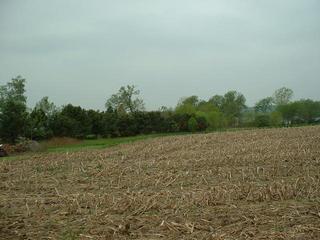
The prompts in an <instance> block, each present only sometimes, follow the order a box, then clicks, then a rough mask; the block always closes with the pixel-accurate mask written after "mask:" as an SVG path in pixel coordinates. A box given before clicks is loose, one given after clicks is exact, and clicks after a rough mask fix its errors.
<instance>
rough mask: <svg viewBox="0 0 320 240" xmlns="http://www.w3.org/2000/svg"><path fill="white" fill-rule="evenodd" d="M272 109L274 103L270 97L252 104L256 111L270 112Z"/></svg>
mask: <svg viewBox="0 0 320 240" xmlns="http://www.w3.org/2000/svg"><path fill="white" fill-rule="evenodd" d="M273 109H274V105H273V98H272V97H266V98H263V99H261V100H260V101H259V102H257V103H256V105H255V106H254V110H255V112H257V113H270V112H272V110H273Z"/></svg>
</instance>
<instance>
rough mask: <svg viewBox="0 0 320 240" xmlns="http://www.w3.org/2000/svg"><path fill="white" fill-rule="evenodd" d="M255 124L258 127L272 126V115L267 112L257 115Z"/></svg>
mask: <svg viewBox="0 0 320 240" xmlns="http://www.w3.org/2000/svg"><path fill="white" fill-rule="evenodd" d="M255 124H256V126H257V127H268V126H270V116H269V115H267V114H263V115H257V116H256V117H255Z"/></svg>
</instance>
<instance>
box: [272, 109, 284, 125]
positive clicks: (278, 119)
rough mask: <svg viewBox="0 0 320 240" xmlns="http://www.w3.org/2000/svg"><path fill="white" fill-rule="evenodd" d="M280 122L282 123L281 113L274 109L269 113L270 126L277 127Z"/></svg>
mask: <svg viewBox="0 0 320 240" xmlns="http://www.w3.org/2000/svg"><path fill="white" fill-rule="evenodd" d="M282 123H283V118H282V114H281V113H280V112H277V111H275V112H272V113H271V114H270V124H271V126H274V127H279V126H281V125H282Z"/></svg>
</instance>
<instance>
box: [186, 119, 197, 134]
mask: <svg viewBox="0 0 320 240" xmlns="http://www.w3.org/2000/svg"><path fill="white" fill-rule="evenodd" d="M188 129H189V131H190V132H196V131H197V130H198V122H197V120H196V119H195V118H194V117H191V118H190V119H189V121H188Z"/></svg>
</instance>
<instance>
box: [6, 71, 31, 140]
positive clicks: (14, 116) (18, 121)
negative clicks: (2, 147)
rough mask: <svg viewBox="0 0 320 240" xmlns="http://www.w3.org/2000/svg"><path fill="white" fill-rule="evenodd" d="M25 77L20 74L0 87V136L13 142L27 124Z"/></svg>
mask: <svg viewBox="0 0 320 240" xmlns="http://www.w3.org/2000/svg"><path fill="white" fill-rule="evenodd" d="M26 100H27V97H26V96H25V79H23V78H22V77H21V76H18V77H16V78H13V79H12V80H11V82H8V83H7V84H6V85H4V86H1V87H0V138H2V139H3V140H4V141H6V142H10V143H14V142H15V141H16V139H17V138H18V137H19V136H24V135H25V128H26V126H27V107H26Z"/></svg>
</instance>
